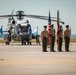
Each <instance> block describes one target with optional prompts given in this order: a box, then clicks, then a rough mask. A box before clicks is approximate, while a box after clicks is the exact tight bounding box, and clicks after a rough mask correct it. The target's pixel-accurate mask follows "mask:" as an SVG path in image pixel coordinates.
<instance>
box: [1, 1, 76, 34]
mask: <svg viewBox="0 0 76 75" xmlns="http://www.w3.org/2000/svg"><path fill="white" fill-rule="evenodd" d="M13 9H14V14H15V13H16V11H18V10H23V11H25V14H30V15H43V16H48V13H49V9H50V12H51V16H52V17H56V16H57V10H58V9H59V11H60V18H61V19H62V20H63V21H64V22H65V24H64V25H63V28H64V30H65V25H67V24H69V25H70V27H71V29H72V34H76V0H0V15H3V14H11V12H12V10H13ZM27 19H28V20H29V22H30V24H31V26H32V31H33V32H34V30H35V28H36V27H37V26H38V29H39V34H40V33H41V31H42V30H43V26H44V25H47V24H48V21H45V20H39V19H32V18H26V17H25V18H24V20H27ZM7 23H8V19H2V20H1V19H0V25H3V30H5V29H6V27H7ZM52 23H53V24H55V25H54V26H55V29H56V28H57V25H56V23H55V22H52Z"/></svg>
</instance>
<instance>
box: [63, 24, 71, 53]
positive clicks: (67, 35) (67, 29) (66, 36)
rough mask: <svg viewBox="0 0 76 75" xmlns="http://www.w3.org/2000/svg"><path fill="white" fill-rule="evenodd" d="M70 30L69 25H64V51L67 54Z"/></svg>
mask: <svg viewBox="0 0 76 75" xmlns="http://www.w3.org/2000/svg"><path fill="white" fill-rule="evenodd" d="M70 35H71V30H70V29H69V25H66V30H65V31H64V40H65V51H67V52H69V43H70Z"/></svg>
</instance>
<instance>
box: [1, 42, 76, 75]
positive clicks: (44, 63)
mask: <svg viewBox="0 0 76 75" xmlns="http://www.w3.org/2000/svg"><path fill="white" fill-rule="evenodd" d="M47 50H48V52H42V46H41V45H31V46H30V45H23V46H21V44H19V43H18V44H12V45H5V44H4V43H0V75H76V43H71V44H70V52H66V51H65V47H64V44H63V48H62V50H63V52H58V51H57V45H55V51H56V52H50V49H49V48H47Z"/></svg>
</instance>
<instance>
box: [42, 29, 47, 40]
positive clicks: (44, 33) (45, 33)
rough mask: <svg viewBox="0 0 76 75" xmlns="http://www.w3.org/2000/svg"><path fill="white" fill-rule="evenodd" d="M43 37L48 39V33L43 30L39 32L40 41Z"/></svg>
mask: <svg viewBox="0 0 76 75" xmlns="http://www.w3.org/2000/svg"><path fill="white" fill-rule="evenodd" d="M44 36H45V37H46V38H48V31H47V30H44V31H42V32H41V39H43V37H44Z"/></svg>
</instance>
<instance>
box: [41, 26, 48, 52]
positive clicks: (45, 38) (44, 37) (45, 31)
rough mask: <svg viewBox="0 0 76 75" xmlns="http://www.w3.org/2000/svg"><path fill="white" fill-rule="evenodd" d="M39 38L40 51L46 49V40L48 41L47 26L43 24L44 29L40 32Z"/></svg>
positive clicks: (45, 50)
mask: <svg viewBox="0 0 76 75" xmlns="http://www.w3.org/2000/svg"><path fill="white" fill-rule="evenodd" d="M41 39H42V51H43V52H48V51H47V42H48V31H47V26H44V30H43V31H42V32H41Z"/></svg>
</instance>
